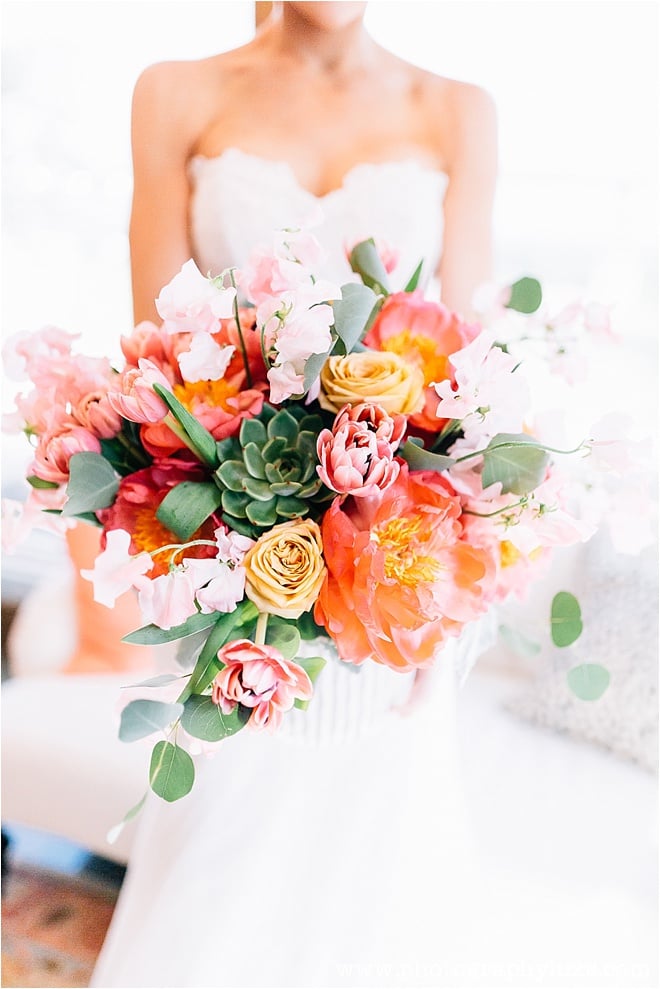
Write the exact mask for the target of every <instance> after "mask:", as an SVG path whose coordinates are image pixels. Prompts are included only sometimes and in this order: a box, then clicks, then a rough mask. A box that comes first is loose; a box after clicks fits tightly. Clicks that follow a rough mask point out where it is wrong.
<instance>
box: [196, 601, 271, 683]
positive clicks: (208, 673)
mask: <svg viewBox="0 0 660 989" xmlns="http://www.w3.org/2000/svg"><path fill="white" fill-rule="evenodd" d="M256 615H257V609H256V608H255V606H254V605H253V604H252V602H251V601H241V603H240V604H238V605H237V607H236V608H235V610H234V611H232V612H230V613H229V614H226V615H221V616H220V617H219V618H218V616H217V613H216V614H215V615H214V617H215V619H216V622H215V625H214V626H213V628H212V630H211V632H210V634H209V637H208V639H207V640H206V642H205V644H204V646H203V648H202V651H201V653H200V654H199V659H198V660H197V662H196V663H195V668H194V669H193V672H192V676H191V677H190V680H189V681H188V686H187V687H186V688H185V690H184V691H183V693H182V694H181V696H180V698H179V700H181V701H186V700H187V699H188V697H190V696H191V695H192V694H201V693H203V692H204V691H205V690H206V688H207V687H208V686H209V685H210V684H211V682H212V681H213V678H214V677H215V675H216V673H219V672H220V670H221V669H222V663H221V662H220V660H219V659H218V655H217V654H218V650H219V649H221V648H222V646H224V645H225V643H227V642H228V641H229V639H230V638H231V637H232V635H233V633H234V632H236V633H237V634H236V635H234V638H243V635H241V634H240V633H239V632H238V630H239V629H241V628H244V627H245V626H249V624H250V623H251V622H253V621H254V619H255V618H256Z"/></svg>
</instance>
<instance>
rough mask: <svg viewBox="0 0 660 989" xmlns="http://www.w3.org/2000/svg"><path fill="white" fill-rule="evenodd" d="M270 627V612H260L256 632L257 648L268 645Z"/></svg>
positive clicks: (255, 641)
mask: <svg viewBox="0 0 660 989" xmlns="http://www.w3.org/2000/svg"><path fill="white" fill-rule="evenodd" d="M267 627H268V612H260V613H259V617H258V618H257V627H256V629H255V632H254V644H255V646H263V645H265V644H266V629H267Z"/></svg>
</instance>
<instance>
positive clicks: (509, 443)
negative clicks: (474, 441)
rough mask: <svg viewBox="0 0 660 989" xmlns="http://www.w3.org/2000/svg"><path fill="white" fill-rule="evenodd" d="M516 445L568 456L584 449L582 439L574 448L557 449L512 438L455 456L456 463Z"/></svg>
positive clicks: (513, 447)
mask: <svg viewBox="0 0 660 989" xmlns="http://www.w3.org/2000/svg"><path fill="white" fill-rule="evenodd" d="M517 446H534V447H536V448H537V449H538V450H545V452H546V453H561V454H563V455H565V456H570V454H572V453H579V452H580V450H583V449H585V443H584V441H582V443H579V444H578V446H576V447H575V449H574V450H557V449H556V447H554V446H546V444H545V443H537V442H536V441H531V440H530V442H529V443H525V442H521V443H516V442H514V441H512V440H507V441H506V442H505V443H495V444H494V446H486V447H484V449H483V450H475V451H474V453H466V454H464V456H462V457H457V458H456V463H457V464H460V463H462V462H463V461H464V460H471V459H472V457H482V456H483V455H484V453H492V452H493V450H513V449H515V447H517Z"/></svg>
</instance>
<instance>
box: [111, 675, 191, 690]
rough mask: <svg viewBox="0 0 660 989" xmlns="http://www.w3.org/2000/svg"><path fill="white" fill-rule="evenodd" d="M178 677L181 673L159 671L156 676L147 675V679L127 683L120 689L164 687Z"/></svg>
mask: <svg viewBox="0 0 660 989" xmlns="http://www.w3.org/2000/svg"><path fill="white" fill-rule="evenodd" d="M180 679H181V674H176V673H160V674H159V675H158V676H155V677H149V679H148V680H141V681H140V682H139V683H127V684H125V685H124V686H123V687H122V688H121V689H122V690H132V689H133V688H134V687H164V686H165V685H166V684H168V683H173V682H174V680H180Z"/></svg>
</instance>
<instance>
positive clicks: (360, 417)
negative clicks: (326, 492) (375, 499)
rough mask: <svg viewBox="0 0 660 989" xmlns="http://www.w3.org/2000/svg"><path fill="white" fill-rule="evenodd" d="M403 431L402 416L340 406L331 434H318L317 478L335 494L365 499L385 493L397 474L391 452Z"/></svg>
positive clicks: (376, 408)
mask: <svg viewBox="0 0 660 989" xmlns="http://www.w3.org/2000/svg"><path fill="white" fill-rule="evenodd" d="M405 429H406V418H405V416H402V415H395V416H390V415H388V414H387V412H385V411H384V410H383V409H382V408H381V407H380V406H379V405H368V404H366V403H362V404H360V405H356V406H354V407H353V408H351V406H350V405H346V406H344V408H343V409H342V410H341V412H339V413H338V414H337V416H336V418H335V421H334V423H333V426H332V431H331V430H329V429H324V430H322V431H321V433H319V437H318V440H317V443H316V450H317V454H318V458H319V460H320V466H319V467H317V468H316V470H317V473H318V475H319V477H320V478H321V480H322V481H323V483H324V484H326V485H327V486H328V487H329V488H331V489H332V490H333V491H337V492H338V494H352V495H353V496H354V497H368V496H369V495H374V494H376V493H377V492H378V491H385V490H386V488H388V487H389V486H390V484H392V483H393V482H394V481H395V480H396V479H397V477H398V475H399V462H398V461H397V460H395V459H394V452H395V450H396V449H397V447H398V445H399V443H400V442H401V439H402V437H403V434H404V432H405Z"/></svg>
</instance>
